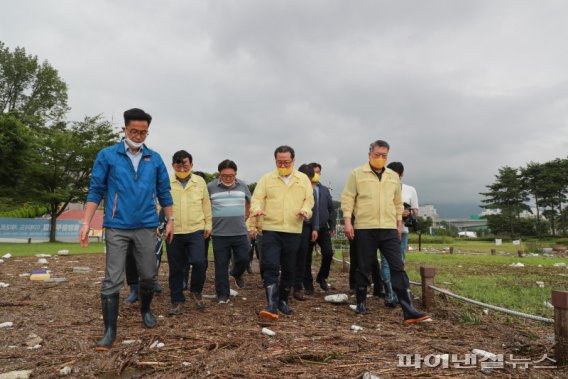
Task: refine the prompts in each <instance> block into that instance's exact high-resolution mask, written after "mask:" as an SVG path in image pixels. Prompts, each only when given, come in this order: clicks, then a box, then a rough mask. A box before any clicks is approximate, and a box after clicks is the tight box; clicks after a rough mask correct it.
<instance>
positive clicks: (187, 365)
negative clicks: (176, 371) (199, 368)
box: [181, 362, 191, 367]
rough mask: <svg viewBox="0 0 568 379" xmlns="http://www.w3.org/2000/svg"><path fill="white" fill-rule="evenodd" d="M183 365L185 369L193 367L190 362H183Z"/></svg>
mask: <svg viewBox="0 0 568 379" xmlns="http://www.w3.org/2000/svg"><path fill="white" fill-rule="evenodd" d="M181 365H182V366H183V367H189V366H191V363H189V362H181Z"/></svg>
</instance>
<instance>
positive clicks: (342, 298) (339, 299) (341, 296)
mask: <svg viewBox="0 0 568 379" xmlns="http://www.w3.org/2000/svg"><path fill="white" fill-rule="evenodd" d="M324 300H325V301H327V302H328V303H336V304H340V303H345V302H346V301H348V300H349V295H347V294H345V293H338V294H335V295H327V296H326V297H324Z"/></svg>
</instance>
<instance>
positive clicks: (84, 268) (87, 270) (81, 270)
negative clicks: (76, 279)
mask: <svg viewBox="0 0 568 379" xmlns="http://www.w3.org/2000/svg"><path fill="white" fill-rule="evenodd" d="M73 272H81V273H84V272H91V268H90V267H73Z"/></svg>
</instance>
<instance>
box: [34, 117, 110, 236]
mask: <svg viewBox="0 0 568 379" xmlns="http://www.w3.org/2000/svg"><path fill="white" fill-rule="evenodd" d="M36 138H37V139H36V146H35V149H34V151H35V155H34V156H32V157H31V158H30V159H31V160H32V162H33V164H32V166H31V167H30V174H29V175H27V178H28V179H29V181H28V182H27V184H26V186H27V187H28V188H29V192H28V195H30V196H31V197H33V198H34V199H35V200H36V201H38V202H39V203H41V204H45V205H46V206H48V208H49V213H50V215H51V231H50V237H49V240H50V242H55V231H56V225H57V217H59V215H61V213H63V211H64V210H65V208H66V207H67V205H68V204H69V203H70V202H76V201H84V200H85V198H86V195H87V192H88V186H89V180H90V176H91V171H92V167H93V164H94V161H95V158H96V155H97V152H98V151H99V150H101V149H102V148H104V147H107V146H109V145H112V144H113V143H116V141H117V134H116V133H115V132H114V131H113V129H112V125H111V124H110V123H109V122H108V121H105V120H103V119H102V117H101V116H95V117H86V118H85V119H84V120H83V121H80V122H74V123H72V124H70V125H67V124H65V123H63V122H60V123H57V124H55V125H53V126H52V127H51V128H41V129H40V130H39V131H38V134H37V137H36Z"/></svg>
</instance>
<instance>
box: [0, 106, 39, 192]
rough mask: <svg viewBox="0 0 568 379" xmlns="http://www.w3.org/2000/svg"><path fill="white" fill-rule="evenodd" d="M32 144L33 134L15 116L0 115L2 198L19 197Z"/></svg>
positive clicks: (0, 183) (0, 181)
mask: <svg viewBox="0 0 568 379" xmlns="http://www.w3.org/2000/svg"><path fill="white" fill-rule="evenodd" d="M31 144H32V136H31V133H30V132H29V130H28V129H27V128H26V127H25V126H24V125H23V124H22V123H21V122H20V121H19V120H18V119H17V118H16V117H15V116H13V115H5V114H0V162H2V164H0V196H2V197H7V198H9V199H13V198H15V197H19V194H20V193H21V191H20V186H21V184H22V180H23V178H24V177H25V169H26V167H27V165H28V163H29V153H30V149H31Z"/></svg>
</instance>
